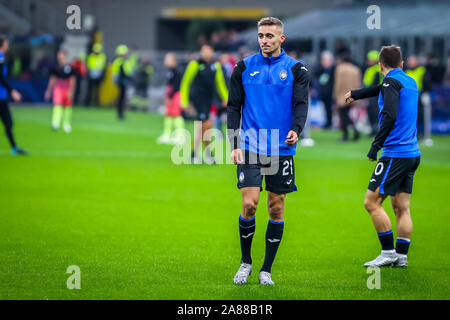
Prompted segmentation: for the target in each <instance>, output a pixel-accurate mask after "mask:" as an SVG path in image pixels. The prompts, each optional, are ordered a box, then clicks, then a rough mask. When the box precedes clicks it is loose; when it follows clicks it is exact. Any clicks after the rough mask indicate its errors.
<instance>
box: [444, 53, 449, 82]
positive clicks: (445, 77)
mask: <svg viewBox="0 0 450 320" xmlns="http://www.w3.org/2000/svg"><path fill="white" fill-rule="evenodd" d="M445 69H446V71H445V76H444V85H445V86H449V87H450V52H449V54H448V56H447V66H446V68H445Z"/></svg>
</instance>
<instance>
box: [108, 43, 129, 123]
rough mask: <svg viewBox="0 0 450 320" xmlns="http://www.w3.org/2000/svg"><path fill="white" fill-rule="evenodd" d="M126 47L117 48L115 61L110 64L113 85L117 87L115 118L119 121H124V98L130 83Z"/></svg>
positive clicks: (122, 45)
mask: <svg viewBox="0 0 450 320" xmlns="http://www.w3.org/2000/svg"><path fill="white" fill-rule="evenodd" d="M127 54H128V47H127V46H126V45H124V44H121V45H119V46H117V48H116V56H117V57H116V59H114V62H113V64H112V75H113V80H114V82H115V84H116V85H117V86H118V87H119V98H118V99H117V116H118V118H119V120H124V119H125V116H124V110H125V98H126V92H127V87H128V86H129V85H130V83H131V70H130V67H129V64H127V63H126V57H127Z"/></svg>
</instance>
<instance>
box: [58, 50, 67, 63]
mask: <svg viewBox="0 0 450 320" xmlns="http://www.w3.org/2000/svg"><path fill="white" fill-rule="evenodd" d="M58 62H59V64H60V65H65V64H66V63H67V54H66V53H65V52H64V51H59V52H58Z"/></svg>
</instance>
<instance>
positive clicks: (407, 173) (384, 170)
mask: <svg viewBox="0 0 450 320" xmlns="http://www.w3.org/2000/svg"><path fill="white" fill-rule="evenodd" d="M419 163H420V157H414V158H391V157H381V158H380V160H379V161H378V163H377V165H376V167H375V170H374V171H373V174H372V178H371V179H370V182H369V190H370V191H374V192H375V191H376V190H377V188H378V187H379V188H380V194H385V195H390V196H394V195H395V194H396V193H397V192H406V193H412V189H413V181H414V173H415V172H416V170H417V167H419Z"/></svg>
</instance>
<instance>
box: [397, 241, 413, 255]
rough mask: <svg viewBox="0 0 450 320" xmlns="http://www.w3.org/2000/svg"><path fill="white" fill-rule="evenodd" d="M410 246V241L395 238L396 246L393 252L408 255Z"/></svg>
mask: <svg viewBox="0 0 450 320" xmlns="http://www.w3.org/2000/svg"><path fill="white" fill-rule="evenodd" d="M410 244H411V240H409V239H408V238H399V237H397V245H396V247H395V251H396V252H397V253H400V254H408V250H409V245H410Z"/></svg>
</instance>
